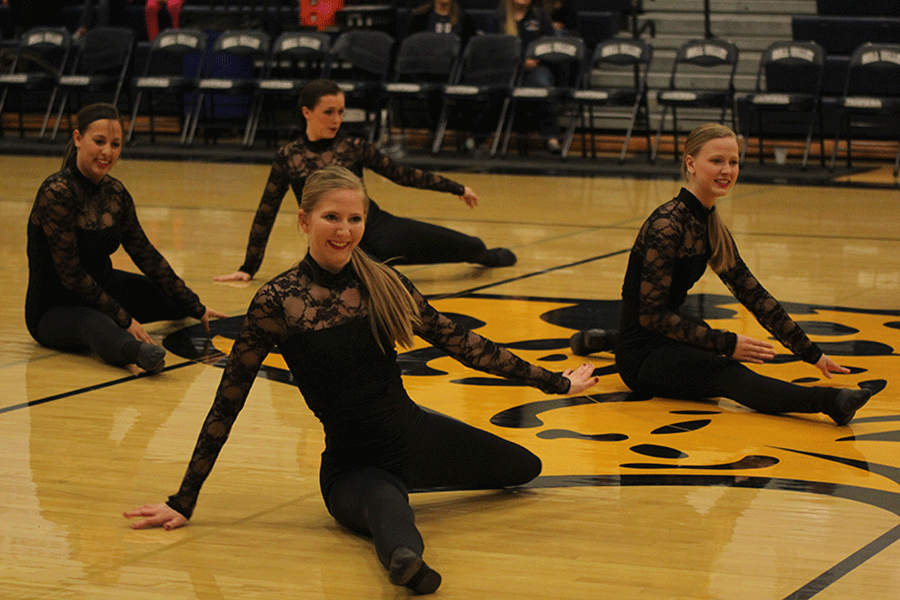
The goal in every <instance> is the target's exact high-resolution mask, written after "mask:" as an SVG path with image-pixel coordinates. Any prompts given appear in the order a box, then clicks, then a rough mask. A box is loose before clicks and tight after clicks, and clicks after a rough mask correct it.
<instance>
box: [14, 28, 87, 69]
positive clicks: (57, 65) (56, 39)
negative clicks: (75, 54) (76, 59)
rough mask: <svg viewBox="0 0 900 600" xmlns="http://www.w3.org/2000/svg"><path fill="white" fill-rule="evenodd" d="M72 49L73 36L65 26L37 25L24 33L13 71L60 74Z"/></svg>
mask: <svg viewBox="0 0 900 600" xmlns="http://www.w3.org/2000/svg"><path fill="white" fill-rule="evenodd" d="M71 49H72V36H71V35H70V34H69V30H68V29H66V28H65V27H35V28H33V29H29V30H28V31H26V32H25V33H24V34H23V35H22V39H21V40H20V43H19V47H18V49H17V51H16V57H15V59H14V60H13V64H12V68H11V71H10V72H11V73H47V74H50V75H54V76H59V75H60V74H62V73H63V72H64V71H65V68H66V63H68V61H69V56H70V52H71Z"/></svg>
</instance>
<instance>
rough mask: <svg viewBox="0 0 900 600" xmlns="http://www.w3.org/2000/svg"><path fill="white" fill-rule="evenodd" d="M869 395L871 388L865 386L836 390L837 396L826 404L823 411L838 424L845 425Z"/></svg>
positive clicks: (866, 400)
mask: <svg viewBox="0 0 900 600" xmlns="http://www.w3.org/2000/svg"><path fill="white" fill-rule="evenodd" d="M871 397H872V390H868V389H866V388H860V389H858V390H850V389H842V390H838V393H837V396H835V398H834V400H832V401H831V402H829V403H828V404H826V407H825V410H824V411H823V412H824V413H825V414H826V415H828V416H829V417H831V418H832V419H834V422H835V423H837V424H838V425H846V424H847V423H849V422H850V420H851V419H853V415H855V414H856V411H858V410H859V409H860V408H862V406H863V405H864V404H865V403H866V402H868V401H869V398H871Z"/></svg>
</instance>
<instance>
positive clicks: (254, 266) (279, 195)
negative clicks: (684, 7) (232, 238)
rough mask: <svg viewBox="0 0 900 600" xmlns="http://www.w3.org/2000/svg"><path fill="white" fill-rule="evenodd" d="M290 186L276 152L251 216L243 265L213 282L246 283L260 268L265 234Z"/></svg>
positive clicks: (267, 232) (267, 235) (264, 252)
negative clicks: (267, 177) (251, 222)
mask: <svg viewBox="0 0 900 600" xmlns="http://www.w3.org/2000/svg"><path fill="white" fill-rule="evenodd" d="M288 187H290V179H289V175H288V164H287V159H286V158H285V157H283V156H282V154H281V152H279V154H278V156H277V157H276V158H275V161H274V162H273V163H272V170H271V171H270V172H269V179H268V180H267V181H266V189H265V190H264V191H263V195H262V198H260V201H259V207H258V208H257V209H256V214H255V215H254V217H253V224H252V225H251V226H250V235H249V238H248V239H247V251H246V253H245V255H244V264H242V265H241V266H240V268H239V269H238V270H237V271H235V272H234V273H230V274H228V275H218V276H216V277H214V278H213V280H214V281H220V282H221V281H250V280H251V279H253V276H254V275H256V272H257V271H259V267H260V265H262V261H263V257H264V256H265V254H266V246H267V245H268V243H269V235H270V234H271V233H272V227H274V226H275V219H276V217H278V211H279V209H280V208H281V202H282V201H283V200H284V197H285V195H286V194H287V191H288Z"/></svg>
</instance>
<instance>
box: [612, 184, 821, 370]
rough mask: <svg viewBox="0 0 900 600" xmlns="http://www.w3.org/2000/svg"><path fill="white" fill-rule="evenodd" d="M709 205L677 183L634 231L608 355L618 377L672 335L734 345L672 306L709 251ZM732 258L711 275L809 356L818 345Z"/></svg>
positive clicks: (722, 348)
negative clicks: (613, 346) (619, 312)
mask: <svg viewBox="0 0 900 600" xmlns="http://www.w3.org/2000/svg"><path fill="white" fill-rule="evenodd" d="M713 210H715V209H714V208H713ZM709 213H710V210H709V209H707V208H706V207H705V206H703V204H702V203H701V202H700V201H699V200H698V199H697V198H696V197H695V196H694V195H693V194H691V193H690V192H689V191H687V190H686V189H682V190H681V192H680V193H679V194H678V196H677V197H676V198H674V199H673V200H671V201H669V202H666V203H665V204H663V205H662V206H660V207H658V208H657V209H656V210H655V211H654V212H653V213H652V214H651V215H650V217H648V218H647V220H646V221H645V222H644V225H643V226H642V227H641V230H640V232H639V233H638V236H637V240H636V241H635V243H634V247H633V248H632V250H631V255H630V257H629V260H628V270H627V271H626V273H625V282H624V284H623V286H622V321H621V325H620V333H619V343H618V345H617V347H616V363H617V365H618V366H619V372H620V374H621V375H622V378H623V379H624V380H625V381H626V383H628V382H629V380H633V377H634V376H635V374H636V372H637V369H638V367H639V366H640V364H641V362H642V361H643V360H644V359H645V358H646V357H647V356H648V355H649V354H650V353H651V352H653V350H654V348H656V347H658V346H659V345H661V344H666V343H671V342H672V341H675V342H680V343H684V344H689V345H691V346H695V347H698V348H702V349H706V350H709V351H710V352H713V353H716V354H720V355H724V356H731V354H732V353H733V352H734V347H735V343H736V342H737V336H736V335H735V334H734V333H731V332H728V331H723V330H720V329H713V328H711V327H709V326H708V325H707V324H706V323H703V322H700V321H697V320H694V319H691V318H688V317H686V316H684V315H681V314H680V313H679V309H680V308H681V306H682V305H683V304H684V301H685V299H686V298H687V293H688V291H689V290H690V289H691V287H693V285H694V284H695V283H696V282H697V281H698V280H699V279H700V277H701V276H702V275H703V273H704V272H705V271H706V266H707V263H708V261H709V258H710V255H711V250H710V245H709V228H708V217H709ZM735 258H736V264H735V266H734V267H733V268H731V269H729V270H727V271H726V272H724V273H719V274H718V275H719V278H720V279H721V280H722V281H723V282H724V283H725V285H726V286H727V287H728V289H729V290H730V291H731V293H732V294H734V297H735V298H736V299H737V300H738V301H739V302H740V303H741V304H743V305H744V306H745V307H746V308H747V309H748V310H749V311H750V312H751V313H753V315H754V316H755V317H756V319H757V320H758V321H759V322H760V324H761V325H762V326H763V327H765V328H766V330H767V331H768V332H769V333H771V334H772V335H773V336H774V337H775V338H776V339H777V340H778V341H779V342H781V343H782V344H784V346H785V347H787V348H788V349H789V350H791V352H793V353H794V354H796V355H797V356H799V357H800V358H802V359H803V360H804V361H806V362H809V363H812V364H815V363H816V361H818V360H819V358H820V357H821V356H822V351H821V350H820V349H819V348H818V346H817V345H816V344H814V343H813V342H812V341H810V339H809V338H808V337H807V336H806V334H805V333H804V332H803V330H802V329H801V328H800V327H799V326H798V325H797V323H795V322H794V321H793V320H792V319H791V318H790V317H789V316H788V314H787V313H786V312H785V310H784V309H783V308H782V306H781V305H780V304H779V303H778V301H777V300H775V298H773V297H772V295H771V294H769V292H767V291H766V290H765V288H763V286H762V285H761V284H760V283H759V281H757V279H756V278H755V277H754V276H753V274H752V273H751V272H750V269H748V268H747V265H746V264H745V263H744V261H743V260H742V259H741V257H740V255H739V254H738V252H737V248H736V247H735ZM629 385H631V384H629Z"/></svg>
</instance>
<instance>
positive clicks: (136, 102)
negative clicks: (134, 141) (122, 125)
mask: <svg viewBox="0 0 900 600" xmlns="http://www.w3.org/2000/svg"><path fill="white" fill-rule="evenodd" d="M143 95H144V92H143V90H141V91H139V92H138V93H137V95H136V96H135V99H134V107H133V108H132V109H131V121H130V122H129V123H128V133H127V134H126V135H125V142H126V143H130V142H131V138H132V136H133V135H134V123H135V121H137V114H138V108H140V106H141V99H142V98H143ZM147 101H148V102H149V101H150V97H149V96H148V97H147Z"/></svg>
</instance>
